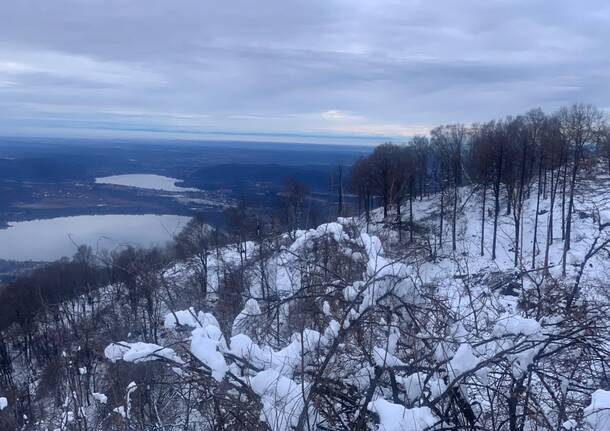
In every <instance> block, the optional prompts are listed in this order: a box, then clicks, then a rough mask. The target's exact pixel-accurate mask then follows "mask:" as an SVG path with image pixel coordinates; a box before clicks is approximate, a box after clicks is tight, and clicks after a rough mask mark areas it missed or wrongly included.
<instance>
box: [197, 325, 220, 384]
mask: <svg viewBox="0 0 610 431" xmlns="http://www.w3.org/2000/svg"><path fill="white" fill-rule="evenodd" d="M222 345H224V338H223V337H222V333H221V332H220V329H218V328H217V327H215V326H211V325H210V326H206V327H203V328H196V329H194V330H193V332H192V338H191V352H192V353H193V355H195V357H196V358H197V359H199V360H200V361H201V362H203V363H204V364H205V365H206V366H208V367H209V368H210V370H211V371H212V377H214V379H216V380H217V381H219V382H220V381H222V379H223V378H224V376H225V374H226V373H227V371H228V370H229V367H228V366H227V363H226V361H225V358H224V356H223V355H222V353H220V352H219V351H218V347H219V346H222Z"/></svg>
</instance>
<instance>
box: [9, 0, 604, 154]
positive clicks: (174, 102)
mask: <svg viewBox="0 0 610 431" xmlns="http://www.w3.org/2000/svg"><path fill="white" fill-rule="evenodd" d="M0 21H1V22H2V24H1V25H0V135H4V136H53V137H57V136H60V137H61V136H67V137H73V136H80V137H159V138H163V137H172V138H185V139H201V138H206V137H224V136H238V137H257V138H258V139H280V140H296V141H306V140H308V139H309V138H316V137H325V136H330V137H336V138H338V139H344V140H345V141H346V142H354V143H358V142H373V143H374V142H376V141H378V140H385V139H394V140H401V139H405V140H406V139H407V137H409V136H412V135H415V134H423V133H427V132H428V131H429V130H430V129H431V128H432V127H434V126H436V125H438V124H442V123H450V122H465V123H471V122H477V121H485V120H489V119H492V118H495V117H500V116H504V115H508V114H517V113H520V112H524V111H526V110H528V109H531V108H535V107H541V108H543V109H545V110H548V111H553V110H555V109H557V108H558V107H559V106H561V105H564V104H569V103H573V102H586V103H593V104H595V105H597V106H598V107H599V108H601V109H608V108H609V107H610V55H609V52H610V51H609V47H610V2H608V1H607V0H591V1H587V0H582V1H574V0H569V1H568V0H548V1H539V0H501V1H497V0H460V1H455V0H447V1H437V0H421V1H418V0H258V1H253V0H223V1H214V0H171V1H169V0H130V1H124V0H53V1H49V0H19V1H5V2H3V4H2V7H1V8H0Z"/></svg>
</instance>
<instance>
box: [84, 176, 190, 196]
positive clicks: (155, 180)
mask: <svg viewBox="0 0 610 431" xmlns="http://www.w3.org/2000/svg"><path fill="white" fill-rule="evenodd" d="M180 181H181V180H179V179H177V178H171V177H164V176H163V175H155V174H125V175H112V176H109V177H100V178H96V179H95V183H96V184H111V185H114V186H125V187H136V188H139V189H148V190H161V191H165V192H198V191H200V190H199V189H194V188H190V187H180V186H177V185H176V183H179V182H180Z"/></svg>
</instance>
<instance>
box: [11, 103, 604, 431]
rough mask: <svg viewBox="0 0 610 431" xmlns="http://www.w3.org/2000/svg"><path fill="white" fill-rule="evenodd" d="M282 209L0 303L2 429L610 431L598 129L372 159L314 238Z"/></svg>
mask: <svg viewBox="0 0 610 431" xmlns="http://www.w3.org/2000/svg"><path fill="white" fill-rule="evenodd" d="M350 191H351V192H352V193H353V194H355V195H357V196H358V202H359V205H358V206H357V207H351V206H350V205H348V204H347V203H346V200H345V198H344V196H345V195H346V194H347V193H349V192H350ZM283 199H284V201H283V202H284V204H283V207H282V211H281V212H280V213H278V214H274V215H270V214H261V213H257V212H255V211H254V210H249V209H248V208H242V207H240V208H236V209H233V210H232V211H230V212H229V213H228V214H227V217H228V218H229V221H228V223H227V228H226V229H225V230H223V231H219V230H216V229H214V228H212V227H211V226H209V225H208V224H206V222H205V220H204V219H202V218H198V217H196V218H194V219H193V220H192V221H191V222H190V223H189V225H188V226H187V227H186V228H185V229H184V231H183V232H181V233H180V234H179V235H178V236H177V237H176V238H175V241H174V243H173V244H171V245H170V246H168V247H167V248H165V249H153V250H140V249H133V248H126V249H122V250H117V251H114V252H111V253H103V254H100V255H94V254H93V253H92V252H91V250H88V249H87V248H81V249H80V250H79V252H78V253H77V255H76V256H75V257H74V258H73V259H72V260H70V261H68V260H65V261H62V262H57V263H55V264H54V266H51V267H49V268H44V269H40V268H39V269H37V270H35V271H34V273H33V274H32V275H30V276H23V277H21V278H19V279H18V280H17V281H15V282H14V283H13V284H11V285H9V286H7V287H6V288H5V289H4V290H2V291H0V312H2V314H3V316H2V319H0V325H1V326H0V329H1V331H0V372H1V374H0V397H1V398H0V409H1V411H0V427H3V429H24V430H46V429H49V430H54V429H59V430H79V431H82V430H164V431H170V430H171V431H174V430H220V429H227V430H233V429H243V430H259V429H260V430H274V431H280V430H349V429H357V430H396V431H398V430H401V431H423V430H509V431H525V430H608V429H610V410H609V409H610V383H609V379H608V375H607V372H608V369H609V368H608V367H610V291H609V290H608V286H609V284H610V133H609V130H608V125H607V123H606V121H605V118H604V117H603V115H602V113H601V112H600V111H598V110H597V109H595V108H593V107H591V106H587V105H574V106H571V107H569V108H564V109H562V110H560V111H559V112H557V113H554V114H545V113H543V112H542V111H539V110H535V111H531V112H528V113H527V114H524V115H520V116H516V117H511V118H506V119H502V120H497V121H492V122H489V123H485V124H477V125H472V126H468V127H467V126H464V125H459V124H453V125H445V126H440V127H438V128H436V129H434V130H433V131H432V133H431V135H430V137H423V136H421V137H415V138H413V139H412V140H411V141H410V142H409V143H408V144H406V145H395V144H389V143H388V144H384V145H381V146H379V147H377V148H376V149H375V151H374V152H373V153H372V154H371V155H370V156H368V157H366V158H363V159H361V160H360V161H358V162H357V163H356V164H355V166H354V167H353V169H352V174H351V178H349V179H347V178H346V179H344V180H343V181H340V182H339V183H338V187H337V218H336V219H335V220H329V221H328V222H327V223H324V224H321V225H319V226H315V227H310V226H309V224H310V218H309V217H308V208H310V206H309V205H308V200H309V197H308V195H307V192H306V189H305V188H303V187H300V186H299V185H298V184H292V186H291V187H290V188H289V189H288V190H287V193H285V194H284V195H283Z"/></svg>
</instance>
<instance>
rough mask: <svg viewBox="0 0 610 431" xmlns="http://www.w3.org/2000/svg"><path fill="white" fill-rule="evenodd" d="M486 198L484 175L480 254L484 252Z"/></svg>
mask: <svg viewBox="0 0 610 431" xmlns="http://www.w3.org/2000/svg"><path fill="white" fill-rule="evenodd" d="M486 198H487V177H485V181H484V182H483V205H482V206H481V256H483V255H484V254H485V252H484V248H483V247H484V244H485V209H486V208H485V201H486Z"/></svg>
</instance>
